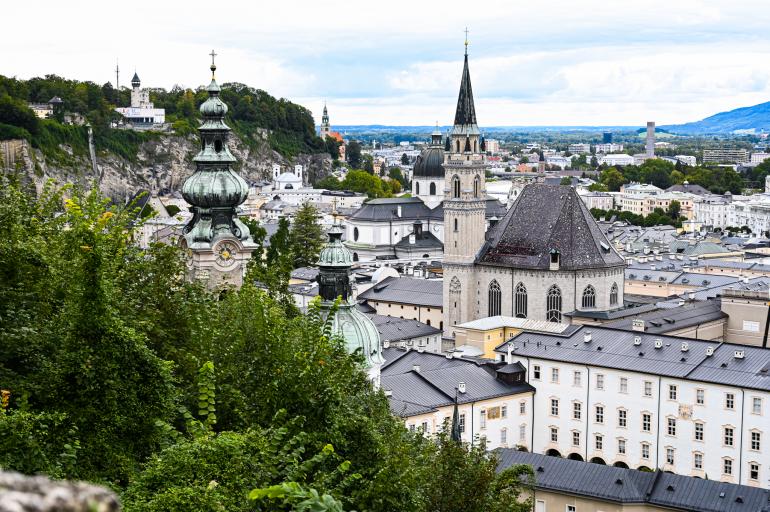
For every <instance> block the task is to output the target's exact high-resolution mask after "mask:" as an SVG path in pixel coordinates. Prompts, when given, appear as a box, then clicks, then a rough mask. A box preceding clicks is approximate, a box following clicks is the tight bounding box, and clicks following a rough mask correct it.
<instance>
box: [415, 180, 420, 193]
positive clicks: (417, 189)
mask: <svg viewBox="0 0 770 512" xmlns="http://www.w3.org/2000/svg"><path fill="white" fill-rule="evenodd" d="M414 193H415V194H417V195H418V196H419V195H420V182H419V181H415V182H414Z"/></svg>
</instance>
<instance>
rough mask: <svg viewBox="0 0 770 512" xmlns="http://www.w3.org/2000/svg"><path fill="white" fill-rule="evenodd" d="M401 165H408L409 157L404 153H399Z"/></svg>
mask: <svg viewBox="0 0 770 512" xmlns="http://www.w3.org/2000/svg"><path fill="white" fill-rule="evenodd" d="M401 165H409V157H408V156H406V153H402V154H401Z"/></svg>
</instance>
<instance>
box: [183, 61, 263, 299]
mask: <svg viewBox="0 0 770 512" xmlns="http://www.w3.org/2000/svg"><path fill="white" fill-rule="evenodd" d="M214 57H216V54H215V53H214V52H213V51H212V52H211V83H210V84H209V86H208V87H207V89H206V90H207V91H208V93H209V97H208V99H207V100H206V101H204V102H203V104H202V105H201V107H200V112H201V115H202V118H203V121H202V124H201V126H200V128H198V131H199V132H200V144H201V146H200V151H198V154H197V155H195V158H193V161H194V162H195V172H194V173H193V174H192V175H191V176H189V177H188V178H187V180H185V182H184V185H182V196H183V197H184V199H185V201H187V202H188V203H190V204H191V205H192V207H191V208H190V211H191V212H192V213H193V217H192V219H190V222H188V223H187V225H186V226H185V227H184V234H183V237H182V239H181V240H180V245H181V246H182V249H183V250H184V251H185V255H186V258H187V268H188V277H189V278H190V279H191V280H199V281H201V282H202V283H204V284H205V285H206V286H207V287H208V288H210V289H217V288H220V287H222V286H236V287H239V286H241V284H243V277H244V275H245V272H246V264H247V263H248V261H249V260H250V259H251V253H252V252H253V251H254V250H255V249H256V248H257V246H256V244H255V243H254V241H253V240H252V239H251V234H250V232H249V228H247V227H246V225H244V224H243V222H241V220H240V219H238V213H237V208H238V206H239V205H240V204H241V203H243V201H245V200H246V196H247V195H248V193H249V187H248V185H247V184H246V181H244V179H243V178H241V177H240V176H239V175H238V173H236V172H235V171H234V170H233V163H235V161H236V160H235V157H234V156H233V154H232V153H230V150H229V149H228V146H227V139H228V137H229V135H230V127H229V126H227V124H225V121H224V118H225V114H227V105H225V103H224V102H223V101H222V99H221V98H220V97H219V91H220V88H219V85H217V82H216V79H215V77H214V72H215V71H216V69H217V67H216V65H215V64H214Z"/></svg>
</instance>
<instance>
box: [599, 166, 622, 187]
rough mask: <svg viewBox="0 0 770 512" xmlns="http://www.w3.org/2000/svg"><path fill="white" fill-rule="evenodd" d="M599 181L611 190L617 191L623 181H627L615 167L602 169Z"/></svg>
mask: <svg viewBox="0 0 770 512" xmlns="http://www.w3.org/2000/svg"><path fill="white" fill-rule="evenodd" d="M599 181H601V183H602V184H603V185H604V186H605V187H607V189H608V190H610V191H612V192H617V191H618V190H620V187H621V186H623V184H624V183H627V182H626V179H625V177H624V176H623V174H621V172H620V171H618V170H617V169H616V168H615V167H610V168H609V169H606V170H604V171H602V173H601V174H600V175H599Z"/></svg>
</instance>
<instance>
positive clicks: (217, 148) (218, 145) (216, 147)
mask: <svg viewBox="0 0 770 512" xmlns="http://www.w3.org/2000/svg"><path fill="white" fill-rule="evenodd" d="M214 151H216V152H217V153H219V152H220V151H222V141H221V140H220V139H217V140H215V141H214Z"/></svg>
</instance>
